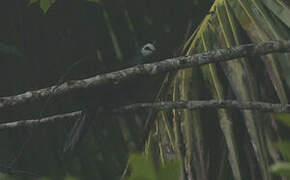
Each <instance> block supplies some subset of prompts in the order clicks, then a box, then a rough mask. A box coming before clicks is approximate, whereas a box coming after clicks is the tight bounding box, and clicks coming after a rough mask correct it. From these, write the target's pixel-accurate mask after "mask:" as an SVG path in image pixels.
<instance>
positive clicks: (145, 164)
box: [127, 154, 180, 180]
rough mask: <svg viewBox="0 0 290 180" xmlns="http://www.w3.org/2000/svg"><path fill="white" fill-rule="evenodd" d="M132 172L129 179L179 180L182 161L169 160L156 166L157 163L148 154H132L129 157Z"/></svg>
mask: <svg viewBox="0 0 290 180" xmlns="http://www.w3.org/2000/svg"><path fill="white" fill-rule="evenodd" d="M129 166H130V167H131V174H130V177H128V178H127V179H128V180H177V179H178V177H179V174H180V163H179V162H178V161H176V160H175V161H173V160H172V161H169V162H166V163H165V164H164V165H161V166H160V165H159V166H158V167H156V163H155V162H154V161H153V160H152V159H150V158H149V157H148V156H146V155H142V154H131V155H130V157H129Z"/></svg>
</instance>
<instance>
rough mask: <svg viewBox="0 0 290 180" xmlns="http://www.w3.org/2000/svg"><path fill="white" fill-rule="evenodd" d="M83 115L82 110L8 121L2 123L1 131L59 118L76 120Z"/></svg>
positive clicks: (50, 121) (35, 124) (0, 124)
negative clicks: (39, 117)
mask: <svg viewBox="0 0 290 180" xmlns="http://www.w3.org/2000/svg"><path fill="white" fill-rule="evenodd" d="M80 117H81V111H76V112H72V113H66V114H60V115H55V116H49V117H45V118H41V119H31V120H21V121H15V122H8V123H0V131H1V130H4V129H13V128H19V127H34V126H37V125H40V124H48V123H54V122H56V121H59V120H76V119H78V118H80Z"/></svg>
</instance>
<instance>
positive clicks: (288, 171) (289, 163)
mask: <svg viewBox="0 0 290 180" xmlns="http://www.w3.org/2000/svg"><path fill="white" fill-rule="evenodd" d="M275 116H276V118H277V119H278V120H280V121H281V122H283V123H284V124H285V125H286V126H288V127H289V128H290V123H289V122H290V114H286V113H277V114H275ZM274 146H275V147H276V148H277V149H278V150H279V151H280V152H281V154H282V156H283V159H284V160H286V161H281V162H277V163H275V164H273V165H272V166H271V171H272V172H273V173H275V174H278V175H280V176H285V177H290V141H280V142H277V143H275V144H274Z"/></svg>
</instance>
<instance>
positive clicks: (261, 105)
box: [0, 100, 290, 130]
mask: <svg viewBox="0 0 290 180" xmlns="http://www.w3.org/2000/svg"><path fill="white" fill-rule="evenodd" d="M142 108H153V109H157V110H168V109H169V110H170V109H191V110H196V109H204V108H216V109H218V108H236V109H240V110H242V109H250V110H257V111H263V112H290V104H287V105H286V106H284V105H281V104H272V103H266V102H239V101H236V100H208V101H174V102H171V101H163V102H156V103H137V104H131V105H127V106H123V107H121V108H119V109H113V110H112V112H114V113H122V112H128V111H135V110H138V109H142ZM80 116H81V111H76V112H72V113H67V114H61V115H55V116H50V117H45V118H42V119H36V120H22V121H16V122H9V123H1V124H0V130H4V129H12V128H17V127H32V126H36V125H39V124H46V123H53V122H56V121H58V120H76V119H78V118H79V117H80Z"/></svg>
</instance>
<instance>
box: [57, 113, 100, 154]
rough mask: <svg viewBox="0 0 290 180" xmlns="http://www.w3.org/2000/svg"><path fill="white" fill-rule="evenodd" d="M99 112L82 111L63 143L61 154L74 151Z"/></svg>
mask: <svg viewBox="0 0 290 180" xmlns="http://www.w3.org/2000/svg"><path fill="white" fill-rule="evenodd" d="M99 112H100V110H99V109H97V111H92V112H90V111H88V110H84V111H83V112H82V116H81V118H79V119H78V120H77V121H76V122H75V124H74V126H73V127H72V129H71V131H70V133H69V135H68V139H67V140H66V141H65V144H64V147H63V152H72V151H73V150H74V148H75V147H76V145H77V144H78V143H79V142H80V140H81V138H82V137H83V136H84V135H85V133H86V132H87V131H88V128H89V126H90V122H91V120H93V119H95V117H96V116H97V114H98V113H99Z"/></svg>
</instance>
